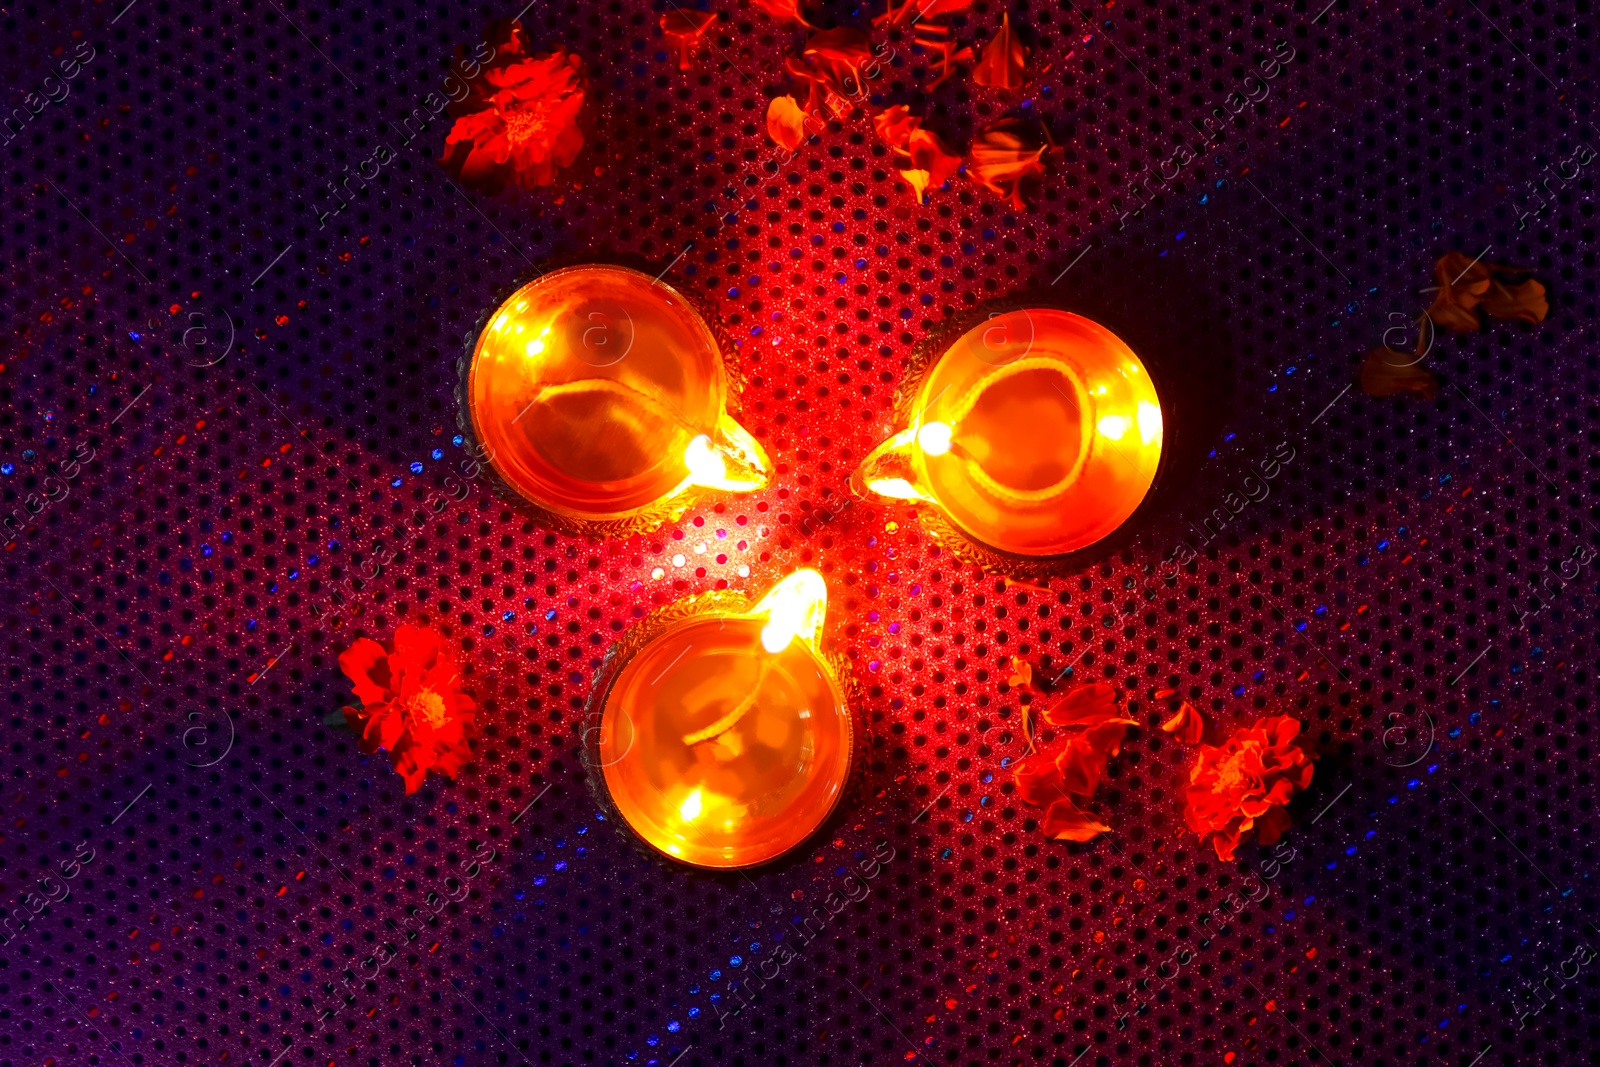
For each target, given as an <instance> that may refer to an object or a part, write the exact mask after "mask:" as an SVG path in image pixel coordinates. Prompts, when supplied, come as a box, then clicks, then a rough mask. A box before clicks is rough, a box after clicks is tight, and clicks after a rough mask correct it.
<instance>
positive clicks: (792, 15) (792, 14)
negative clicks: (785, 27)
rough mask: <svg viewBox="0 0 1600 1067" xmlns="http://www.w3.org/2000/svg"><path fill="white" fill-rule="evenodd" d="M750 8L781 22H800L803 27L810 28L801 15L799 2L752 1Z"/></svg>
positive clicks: (782, 0) (777, 0)
mask: <svg viewBox="0 0 1600 1067" xmlns="http://www.w3.org/2000/svg"><path fill="white" fill-rule="evenodd" d="M750 6H751V7H753V8H755V9H756V10H757V11H760V12H763V13H765V14H767V15H770V16H771V17H772V18H774V19H777V20H778V21H779V22H798V23H799V24H800V25H802V26H810V25H811V23H809V22H807V21H806V20H805V16H804V15H802V14H800V4H799V2H798V0H750Z"/></svg>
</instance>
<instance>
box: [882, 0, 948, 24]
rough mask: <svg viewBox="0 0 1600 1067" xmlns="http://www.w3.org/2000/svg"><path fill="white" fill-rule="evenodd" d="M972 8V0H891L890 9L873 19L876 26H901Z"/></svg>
mask: <svg viewBox="0 0 1600 1067" xmlns="http://www.w3.org/2000/svg"><path fill="white" fill-rule="evenodd" d="M971 6H972V0H900V2H899V3H896V2H895V0H889V8H888V10H887V11H885V12H884V13H883V14H881V15H874V16H873V17H872V24H873V25H874V26H878V27H883V26H899V25H902V24H904V23H906V22H912V21H920V20H922V19H931V18H935V17H937V16H939V15H947V14H949V13H950V12H952V11H965V10H966V9H967V8H969V7H971Z"/></svg>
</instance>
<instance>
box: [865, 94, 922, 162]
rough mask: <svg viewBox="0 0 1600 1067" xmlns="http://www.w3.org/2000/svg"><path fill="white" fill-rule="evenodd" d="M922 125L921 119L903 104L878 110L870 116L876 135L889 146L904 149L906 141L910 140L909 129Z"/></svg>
mask: <svg viewBox="0 0 1600 1067" xmlns="http://www.w3.org/2000/svg"><path fill="white" fill-rule="evenodd" d="M921 125H922V120H921V119H920V118H918V117H917V116H916V115H913V114H912V113H911V109H910V108H909V107H907V106H906V105H905V104H896V105H895V106H893V107H891V108H889V109H887V110H885V111H880V112H879V113H878V114H876V115H874V116H872V128H873V130H874V131H876V132H877V134H878V137H879V138H880V139H881V140H882V141H883V143H884V144H886V145H888V146H889V147H890V148H893V149H896V150H899V151H905V150H906V143H907V142H908V141H910V140H911V131H913V130H915V129H917V127H919V126H921Z"/></svg>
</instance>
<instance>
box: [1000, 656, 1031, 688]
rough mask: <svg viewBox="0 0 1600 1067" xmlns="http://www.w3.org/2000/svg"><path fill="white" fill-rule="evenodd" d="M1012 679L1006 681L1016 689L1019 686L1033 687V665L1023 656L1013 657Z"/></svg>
mask: <svg viewBox="0 0 1600 1067" xmlns="http://www.w3.org/2000/svg"><path fill="white" fill-rule="evenodd" d="M1010 662H1011V677H1010V678H1008V679H1006V684H1007V685H1009V686H1011V688H1013V689H1015V688H1016V687H1017V686H1019V685H1026V686H1032V685H1033V664H1031V663H1029V662H1028V661H1027V660H1025V659H1023V658H1022V657H1021V656H1012V657H1011V661H1010Z"/></svg>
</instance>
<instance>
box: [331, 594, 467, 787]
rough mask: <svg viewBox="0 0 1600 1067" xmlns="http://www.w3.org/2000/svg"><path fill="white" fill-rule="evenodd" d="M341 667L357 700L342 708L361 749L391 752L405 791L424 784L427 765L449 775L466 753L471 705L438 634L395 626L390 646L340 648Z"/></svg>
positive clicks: (363, 642) (369, 643)
mask: <svg viewBox="0 0 1600 1067" xmlns="http://www.w3.org/2000/svg"><path fill="white" fill-rule="evenodd" d="M339 669H340V670H342V671H344V673H345V676H346V677H348V678H349V679H350V683H351V688H353V689H354V690H355V694H356V697H357V699H359V700H360V701H361V706H360V707H359V708H350V707H347V708H345V709H344V716H345V721H346V722H347V723H349V724H350V726H351V727H352V728H353V729H354V730H355V731H356V734H357V735H358V736H359V737H360V739H361V740H360V745H361V751H363V752H366V753H369V754H370V753H373V752H376V751H378V750H379V749H380V748H381V749H387V750H388V751H390V752H392V753H394V769H395V772H396V773H397V774H399V775H400V776H401V777H403V778H404V779H405V780H406V792H407V793H408V794H410V793H415V792H416V791H417V790H418V789H420V788H422V780H423V778H424V777H426V776H427V773H428V772H429V771H430V770H432V771H438V772H439V773H440V774H443V775H446V776H447V777H450V778H454V777H455V776H456V775H457V774H459V773H460V772H461V768H462V767H463V766H464V765H465V764H466V763H467V762H468V761H469V760H470V759H471V758H472V748H471V746H470V744H469V740H470V738H471V737H472V735H473V732H474V724H473V712H474V711H475V709H476V705H475V704H474V703H473V702H472V698H471V697H469V696H467V695H466V694H465V693H463V692H461V690H460V688H459V685H460V673H459V672H458V671H457V670H456V665H455V663H454V662H452V661H451V659H450V658H449V656H448V655H446V653H445V651H444V644H443V642H442V641H441V640H440V638H439V635H438V634H436V633H434V632H433V631H432V630H424V629H422V628H420V627H417V626H401V627H399V628H397V629H396V630H395V632H394V647H393V649H392V650H390V651H385V650H384V647H383V646H382V645H380V644H378V642H376V641H373V640H370V639H368V638H365V637H363V638H360V639H359V640H357V641H356V643H355V644H353V645H351V646H350V647H349V648H347V649H345V650H344V651H343V652H341V653H340V654H339Z"/></svg>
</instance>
